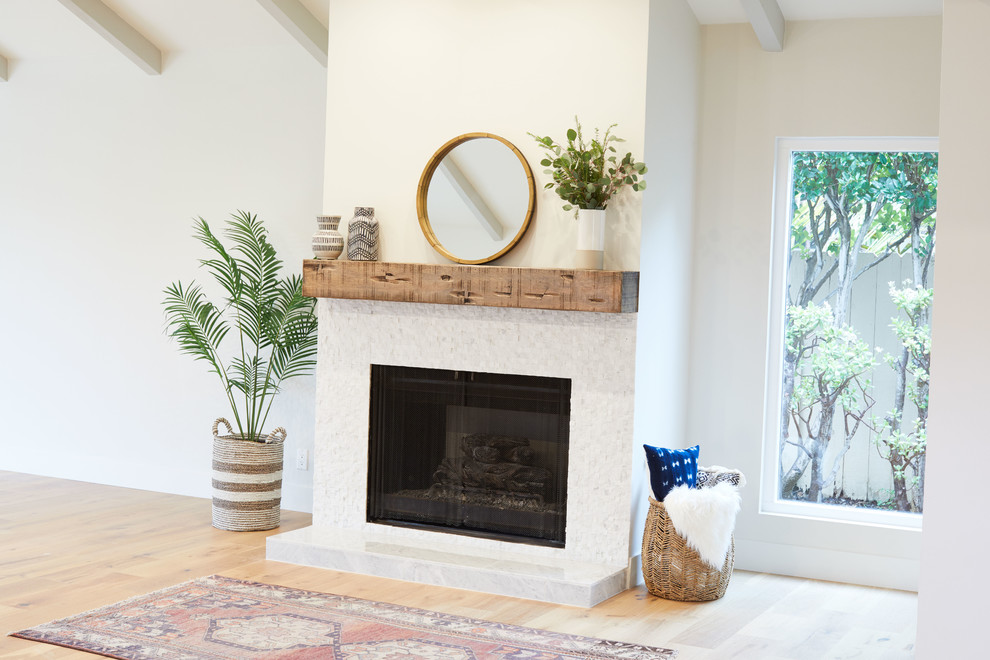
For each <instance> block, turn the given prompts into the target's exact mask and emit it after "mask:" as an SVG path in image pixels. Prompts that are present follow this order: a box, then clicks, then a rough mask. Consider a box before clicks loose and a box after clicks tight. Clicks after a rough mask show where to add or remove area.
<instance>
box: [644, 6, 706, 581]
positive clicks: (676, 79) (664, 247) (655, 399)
mask: <svg viewBox="0 0 990 660" xmlns="http://www.w3.org/2000/svg"><path fill="white" fill-rule="evenodd" d="M700 64H701V27H700V26H699V25H698V21H697V20H696V19H695V17H694V14H693V13H692V11H691V9H690V7H689V6H688V5H687V3H686V2H685V1H684V0H651V2H650V43H649V63H648V65H647V70H646V73H647V75H646V149H645V156H644V158H645V162H646V163H647V164H648V166H649V168H650V170H649V172H648V173H647V178H648V179H649V181H650V183H649V186H648V187H647V189H646V190H645V191H644V192H643V224H642V239H641V247H640V274H639V283H640V292H639V319H638V321H639V325H638V327H637V331H636V417H635V425H634V429H635V431H634V433H635V443H634V446H633V448H632V451H633V494H634V497H633V506H634V512H633V526H632V527H633V537H632V548H633V551H634V553H635V554H639V548H640V546H641V545H642V537H643V527H644V525H645V522H646V509H647V508H648V506H645V505H646V503H647V502H648V500H647V496H648V494H649V481H648V480H647V478H646V474H647V473H646V468H645V467H644V455H643V448H642V445H644V444H649V445H654V446H661V447H685V446H687V445H686V444H685V442H686V440H687V438H686V421H687V420H686V415H685V413H686V410H687V388H686V387H685V386H684V383H685V381H686V380H687V377H688V371H687V358H688V347H689V346H690V332H689V327H688V324H689V322H690V318H691V315H690V309H691V295H690V294H691V242H692V238H693V232H692V228H693V226H694V224H693V220H694V186H695V164H696V152H697V147H698V145H697V137H698V130H697V129H698V95H699V82H700ZM637 579H642V574H639V575H637Z"/></svg>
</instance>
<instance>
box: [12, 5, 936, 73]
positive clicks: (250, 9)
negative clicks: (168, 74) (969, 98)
mask: <svg viewBox="0 0 990 660" xmlns="http://www.w3.org/2000/svg"><path fill="white" fill-rule="evenodd" d="M103 1H104V3H105V4H106V5H107V6H108V7H110V8H111V9H113V10H114V11H115V12H117V14H119V15H120V16H121V18H123V19H124V20H126V21H127V22H129V23H130V24H131V25H132V26H133V27H134V28H136V29H137V30H138V32H140V33H142V34H143V35H144V36H146V37H147V38H148V39H149V40H150V41H151V42H152V43H154V44H155V45H156V46H158V47H159V48H160V49H161V50H162V51H164V52H165V53H166V57H167V54H168V53H170V52H177V51H183V50H187V49H194V48H198V47H204V46H207V47H213V48H216V47H221V48H222V47H225V46H227V45H234V44H239V43H243V42H244V40H245V39H247V40H250V41H251V42H252V43H253V44H255V45H257V46H263V45H268V44H273V43H280V42H283V41H285V40H287V39H291V37H290V36H289V35H288V33H287V32H286V31H285V30H283V29H282V28H281V27H280V26H279V25H277V24H276V22H275V21H274V19H272V18H271V16H269V15H268V14H267V13H266V12H265V10H264V9H262V7H261V5H260V4H258V3H257V2H254V1H253V0H167V1H163V0H103ZM330 1H331V0H300V2H301V3H302V4H303V5H304V6H305V7H306V8H307V9H308V10H309V11H310V12H311V13H312V14H313V15H314V16H315V17H316V18H317V19H318V20H319V21H320V22H321V23H323V24H324V25H326V24H327V20H328V15H329V8H330ZM776 1H777V2H778V4H779V5H780V8H781V10H782V11H783V14H784V18H785V19H786V20H791V21H795V20H814V19H832V18H853V17H876V16H931V15H939V14H941V13H942V0H776ZM687 2H688V4H689V5H690V6H691V8H692V9H693V10H694V13H695V16H697V17H698V20H699V21H700V22H701V23H705V24H707V23H745V22H747V18H746V13H745V12H744V11H743V8H742V4H741V0H687ZM102 54H105V55H106V56H107V57H114V58H119V57H120V55H119V53H116V52H115V51H114V50H113V48H112V47H110V46H109V44H107V43H106V42H105V41H104V40H103V39H101V38H100V37H98V36H97V35H96V34H95V33H94V32H93V31H92V30H91V29H90V28H89V27H87V26H86V25H84V24H83V23H82V21H80V20H79V19H78V18H76V17H75V16H73V15H72V14H71V13H70V12H69V11H68V10H66V9H65V7H62V6H61V5H60V4H59V3H58V2H55V1H54V0H48V1H45V2H41V1H39V0H0V55H2V56H5V57H6V58H7V59H9V60H11V61H13V62H16V61H17V60H20V59H32V58H53V57H55V58H58V57H66V56H83V57H91V56H96V55H102Z"/></svg>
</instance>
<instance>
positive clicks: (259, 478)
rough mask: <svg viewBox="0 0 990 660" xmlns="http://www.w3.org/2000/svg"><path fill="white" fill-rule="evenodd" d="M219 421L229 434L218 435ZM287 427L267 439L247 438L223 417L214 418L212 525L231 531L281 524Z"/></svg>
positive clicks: (271, 526) (268, 527) (253, 530)
mask: <svg viewBox="0 0 990 660" xmlns="http://www.w3.org/2000/svg"><path fill="white" fill-rule="evenodd" d="M220 424H224V425H226V427H227V435H219V434H218V431H219V428H220ZM284 446H285V429H283V428H282V427H279V428H277V429H275V430H274V431H272V433H271V435H269V436H268V437H266V438H265V439H264V442H254V441H249V440H244V439H243V436H240V435H235V434H234V429H233V428H232V427H231V426H230V422H228V421H227V420H226V419H224V418H222V417H221V418H219V419H218V420H217V421H215V422H213V526H214V527H216V528H217V529H225V530H229V531H232V532H256V531H260V530H265V529H274V528H276V527H278V525H279V520H280V515H281V510H282V454H283V449H284Z"/></svg>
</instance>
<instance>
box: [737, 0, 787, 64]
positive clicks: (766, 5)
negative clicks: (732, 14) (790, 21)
mask: <svg viewBox="0 0 990 660" xmlns="http://www.w3.org/2000/svg"><path fill="white" fill-rule="evenodd" d="M739 1H740V2H741V3H742V6H743V9H745V10H746V16H747V17H748V18H749V23H750V25H752V26H753V31H754V32H756V38H757V39H759V40H760V45H761V46H763V50H768V51H772V52H775V53H779V52H780V51H782V50H784V14H783V12H781V11H780V5H778V4H777V0H739Z"/></svg>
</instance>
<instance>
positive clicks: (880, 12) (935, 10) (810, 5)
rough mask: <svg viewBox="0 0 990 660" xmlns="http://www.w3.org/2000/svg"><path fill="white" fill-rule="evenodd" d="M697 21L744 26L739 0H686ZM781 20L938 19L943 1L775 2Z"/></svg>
mask: <svg viewBox="0 0 990 660" xmlns="http://www.w3.org/2000/svg"><path fill="white" fill-rule="evenodd" d="M687 2H688V4H689V5H690V6H691V9H693V10H694V15H695V16H697V17H698V21H699V22H700V23H703V24H708V23H746V22H747V21H748V19H747V18H746V12H745V11H743V8H742V3H741V2H740V0H687ZM777 4H778V5H780V10H781V12H782V13H783V14H784V19H785V20H788V21H811V20H821V19H833V18H874V17H881V16H939V15H941V13H942V0H777Z"/></svg>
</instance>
